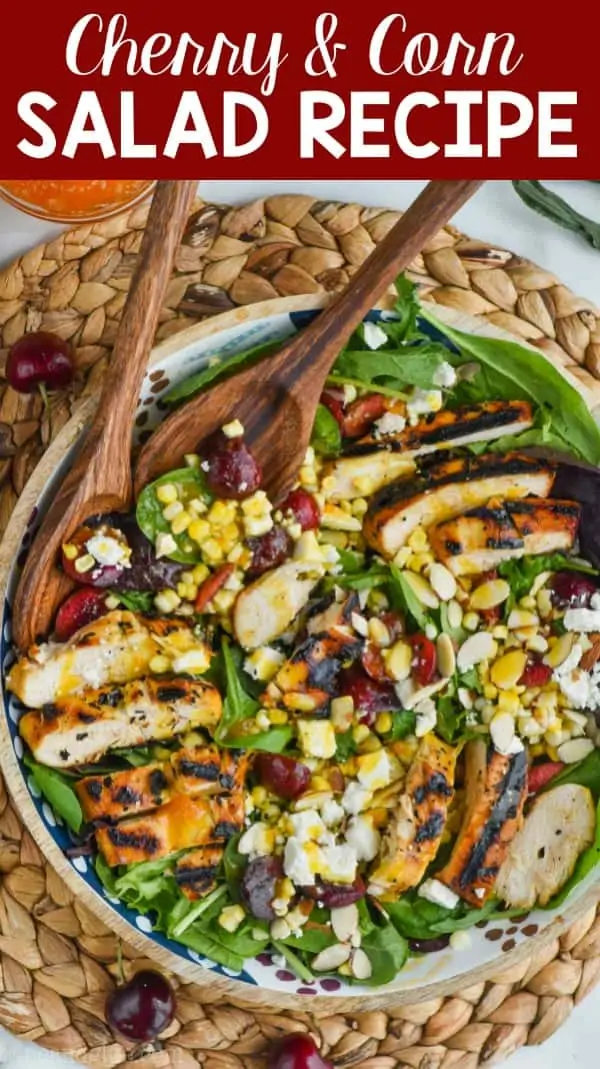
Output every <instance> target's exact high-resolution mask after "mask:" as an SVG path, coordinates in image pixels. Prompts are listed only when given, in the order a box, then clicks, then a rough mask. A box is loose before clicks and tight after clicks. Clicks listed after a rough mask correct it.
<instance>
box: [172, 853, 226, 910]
mask: <svg viewBox="0 0 600 1069" xmlns="http://www.w3.org/2000/svg"><path fill="white" fill-rule="evenodd" d="M222 857H223V847H222V846H218V845H216V844H211V845H209V846H199V847H198V849H197V850H191V851H190V853H189V854H184V856H183V857H182V858H180V859H179V861H178V862H177V864H176V865H175V869H174V870H173V875H174V877H175V881H176V883H177V885H178V887H179V889H180V890H181V891H182V892H183V894H184V895H185V897H186V898H191V899H192V901H194V900H196V899H198V898H204V897H205V895H207V894H209V892H210V891H212V890H213V889H214V887H215V886H216V882H217V870H218V868H219V865H220V863H221V858H222Z"/></svg>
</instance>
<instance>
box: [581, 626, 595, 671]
mask: <svg viewBox="0 0 600 1069" xmlns="http://www.w3.org/2000/svg"><path fill="white" fill-rule="evenodd" d="M587 637H588V639H589V641H590V643H591V645H590V647H589V649H587V650H586V651H585V653H584V655H583V657H582V658H581V660H580V662H579V664H580V666H581V668H583V670H584V672H589V671H590V669H591V668H593V667H594V665H595V663H596V661H598V660H600V634H598V632H597V631H592V633H591V635H588V636H587Z"/></svg>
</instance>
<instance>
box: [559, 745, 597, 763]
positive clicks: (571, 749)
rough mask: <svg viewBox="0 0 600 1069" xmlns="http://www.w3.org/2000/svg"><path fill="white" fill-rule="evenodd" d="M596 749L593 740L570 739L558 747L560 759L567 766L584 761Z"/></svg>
mask: <svg viewBox="0 0 600 1069" xmlns="http://www.w3.org/2000/svg"><path fill="white" fill-rule="evenodd" d="M593 749H594V743H593V742H592V740H591V739H569V741H568V742H563V743H562V745H561V746H559V747H558V751H557V752H558V757H559V760H560V761H564V763H565V765H574V764H575V763H576V762H577V761H583V759H584V757H587V755H588V754H589V753H591V752H592V750H593Z"/></svg>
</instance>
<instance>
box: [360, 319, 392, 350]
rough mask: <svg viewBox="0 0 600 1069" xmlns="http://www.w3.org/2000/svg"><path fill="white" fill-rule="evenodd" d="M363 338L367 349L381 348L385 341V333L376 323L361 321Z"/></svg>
mask: <svg viewBox="0 0 600 1069" xmlns="http://www.w3.org/2000/svg"><path fill="white" fill-rule="evenodd" d="M363 338H364V339H365V345H366V346H367V348H369V349H381V346H382V345H385V343H386V341H387V334H386V332H385V330H383V328H382V327H379V326H377V323H363Z"/></svg>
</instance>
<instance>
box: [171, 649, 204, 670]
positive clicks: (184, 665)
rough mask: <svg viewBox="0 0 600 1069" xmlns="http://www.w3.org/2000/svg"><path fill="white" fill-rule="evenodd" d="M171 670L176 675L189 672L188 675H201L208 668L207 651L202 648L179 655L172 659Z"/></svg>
mask: <svg viewBox="0 0 600 1069" xmlns="http://www.w3.org/2000/svg"><path fill="white" fill-rule="evenodd" d="M172 668H173V671H174V672H177V673H179V672H182V673H186V672H189V673H190V675H198V674H199V675H201V674H202V673H203V672H206V671H208V669H209V668H210V654H209V652H208V650H207V649H202V648H199V649H197V650H187V652H186V653H180V654H179V656H178V657H175V658H174V660H173V664H172Z"/></svg>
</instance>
